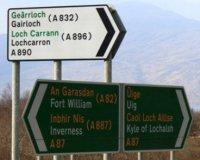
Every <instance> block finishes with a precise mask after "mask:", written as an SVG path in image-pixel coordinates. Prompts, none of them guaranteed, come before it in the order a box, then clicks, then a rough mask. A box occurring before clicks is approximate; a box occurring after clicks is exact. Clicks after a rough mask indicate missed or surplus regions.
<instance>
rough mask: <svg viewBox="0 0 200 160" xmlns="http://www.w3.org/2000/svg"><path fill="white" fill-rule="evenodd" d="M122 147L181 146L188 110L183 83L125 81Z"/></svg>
mask: <svg viewBox="0 0 200 160" xmlns="http://www.w3.org/2000/svg"><path fill="white" fill-rule="evenodd" d="M124 95H125V99H124V100H125V101H124V150H125V151H137V150H138V151H145V150H171V149H181V148H183V145H184V142H185V139H186V136H187V133H188V131H189V127H190V124H191V120H192V117H191V113H190V110H189V105H188V102H187V99H186V95H185V92H184V89H183V88H182V87H161V86H139V85H125V89H124Z"/></svg>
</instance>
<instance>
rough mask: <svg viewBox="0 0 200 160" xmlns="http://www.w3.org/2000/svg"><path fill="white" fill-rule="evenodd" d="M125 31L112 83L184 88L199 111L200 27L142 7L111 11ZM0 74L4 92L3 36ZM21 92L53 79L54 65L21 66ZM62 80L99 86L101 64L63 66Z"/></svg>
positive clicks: (6, 75) (6, 74) (8, 70)
mask: <svg viewBox="0 0 200 160" xmlns="http://www.w3.org/2000/svg"><path fill="white" fill-rule="evenodd" d="M115 7H116V9H117V11H118V12H119V15H120V16H121V18H122V20H123V22H124V25H125V26H126V29H127V34H126V37H125V39H124V41H123V43H122V46H121V47H120V49H119V51H118V53H117V55H116V57H115V58H114V60H113V81H115V82H128V83H140V84H143V83H145V84H162V85H166V84H167V85H183V86H185V89H186V92H187V94H188V99H189V102H190V104H191V106H192V107H193V108H194V109H200V99H199V97H200V86H199V81H200V74H199V73H200V70H199V68H200V56H199V52H200V47H199V44H200V38H199V37H200V22H198V21H193V20H190V19H186V18H184V17H181V16H180V15H178V14H175V13H172V12H168V11H165V10H162V9H160V8H157V7H155V6H152V5H148V4H145V3H141V2H135V1H134V2H129V3H122V4H120V5H118V6H115ZM0 41H1V42H2V43H1V44H2V45H1V47H0V58H1V59H2V61H1V63H0V67H1V68H3V69H1V70H0V74H1V77H2V81H0V87H1V88H3V86H5V84H6V83H7V82H10V79H11V76H10V75H11V65H10V64H9V63H8V62H7V60H6V57H5V55H6V36H5V35H1V36H0ZM21 69H22V72H21V75H22V78H21V80H22V83H21V88H22V90H24V89H26V88H28V89H31V88H32V86H33V83H34V81H35V79H37V78H51V77H52V74H53V73H52V72H53V71H52V62H23V63H22V66H21ZM63 79H69V80H87V81H103V61H82V62H80V61H72V62H71V61H65V62H63Z"/></svg>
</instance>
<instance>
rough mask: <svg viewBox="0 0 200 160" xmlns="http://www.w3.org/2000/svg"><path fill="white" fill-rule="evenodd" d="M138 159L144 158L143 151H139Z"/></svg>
mask: <svg viewBox="0 0 200 160" xmlns="http://www.w3.org/2000/svg"><path fill="white" fill-rule="evenodd" d="M138 160H143V154H142V152H138Z"/></svg>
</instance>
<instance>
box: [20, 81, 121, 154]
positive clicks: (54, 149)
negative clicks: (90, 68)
mask: <svg viewBox="0 0 200 160" xmlns="http://www.w3.org/2000/svg"><path fill="white" fill-rule="evenodd" d="M119 103H120V102H119V85H117V84H112V85H111V84H105V83H79V82H63V81H46V80H44V81H42V80H39V81H37V83H36V85H35V87H34V89H33V92H32V95H31V97H30V99H29V102H28V103H27V106H26V109H25V111H24V114H23V119H24V122H25V124H26V127H27V130H28V133H29V135H30V138H31V141H32V143H33V146H34V148H35V151H36V153H37V154H72V153H76V154H77V153H88V152H89V153H90V152H91V153H94V152H117V151H118V149H119V141H118V139H119Z"/></svg>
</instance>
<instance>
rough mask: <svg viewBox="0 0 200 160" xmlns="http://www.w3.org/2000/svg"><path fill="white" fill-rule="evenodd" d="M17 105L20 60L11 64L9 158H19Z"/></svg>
mask: <svg viewBox="0 0 200 160" xmlns="http://www.w3.org/2000/svg"><path fill="white" fill-rule="evenodd" d="M19 107H20V62H13V64H12V142H11V143H12V145H11V146H12V148H11V159H12V160H18V159H20V155H19V132H18V131H19V119H20V117H19Z"/></svg>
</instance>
